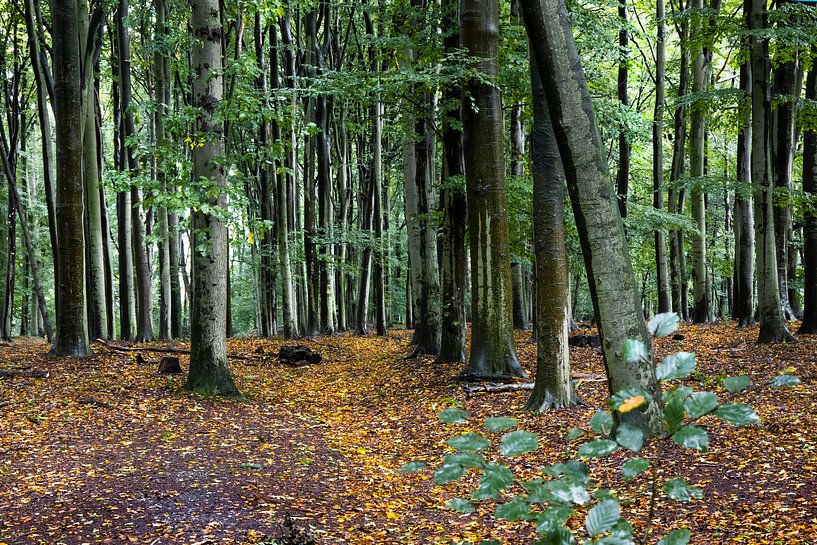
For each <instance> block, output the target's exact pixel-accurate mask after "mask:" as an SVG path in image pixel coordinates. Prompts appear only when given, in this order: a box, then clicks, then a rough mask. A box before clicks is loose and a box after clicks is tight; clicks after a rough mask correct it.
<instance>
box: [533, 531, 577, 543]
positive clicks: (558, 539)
mask: <svg viewBox="0 0 817 545" xmlns="http://www.w3.org/2000/svg"><path fill="white" fill-rule="evenodd" d="M541 535H542V537H540V538H539V539H537V540H536V541H535V542H534V545H575V543H576V538H574V537H573V534H572V533H571V532H570V530H569V529H567V528H564V527H562V528H556V529H555V530H549V531H547V532H543V533H542V534H541Z"/></svg>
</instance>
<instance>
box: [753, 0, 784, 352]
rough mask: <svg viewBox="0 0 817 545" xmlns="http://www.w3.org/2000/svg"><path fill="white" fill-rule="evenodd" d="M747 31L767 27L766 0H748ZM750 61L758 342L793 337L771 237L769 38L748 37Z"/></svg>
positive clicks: (755, 35)
mask: <svg viewBox="0 0 817 545" xmlns="http://www.w3.org/2000/svg"><path fill="white" fill-rule="evenodd" d="M748 17H749V30H752V31H762V30H763V29H765V28H766V27H767V10H766V0H751V10H750V12H749V15H748ZM750 45H751V47H750V60H751V63H752V185H753V187H754V212H755V240H756V245H755V254H756V255H755V267H756V270H757V294H758V311H759V314H760V334H759V336H758V342H760V343H772V342H781V341H787V340H792V339H793V338H794V337H793V336H792V335H791V333H789V330H788V329H787V328H786V322H785V320H784V318H783V309H782V307H781V306H780V291H779V286H778V283H777V256H776V253H775V239H774V211H773V209H774V204H773V198H772V179H771V172H770V170H771V169H770V166H771V164H770V163H771V160H770V157H769V155H770V153H769V145H770V144H771V141H770V129H771V93H770V92H769V72H770V64H771V63H770V62H769V40H768V38H764V37H763V36H761V35H758V34H757V33H754V34H752V35H751V37H750Z"/></svg>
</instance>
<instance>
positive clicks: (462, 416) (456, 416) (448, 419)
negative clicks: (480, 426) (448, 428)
mask: <svg viewBox="0 0 817 545" xmlns="http://www.w3.org/2000/svg"><path fill="white" fill-rule="evenodd" d="M469 416H471V415H470V414H468V412H467V411H463V410H462V409H446V410H444V411H443V412H441V413H440V414H438V415H437V418H438V419H439V420H440V422H442V423H443V424H464V423H466V422H468V417H469Z"/></svg>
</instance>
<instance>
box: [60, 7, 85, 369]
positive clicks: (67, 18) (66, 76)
mask: <svg viewBox="0 0 817 545" xmlns="http://www.w3.org/2000/svg"><path fill="white" fill-rule="evenodd" d="M51 11H52V14H51V15H52V22H53V28H54V30H53V36H54V99H55V106H56V108H55V111H54V114H55V116H54V117H55V120H56V135H57V199H56V201H57V206H56V214H57V232H58V233H59V239H60V240H59V242H60V251H59V252H58V253H57V255H58V263H57V267H58V270H59V283H58V285H57V300H58V302H57V331H56V337H55V339H54V344H53V347H52V350H53V352H54V354H56V355H58V356H73V357H85V356H88V355H90V354H91V351H90V349H89V345H88V316H87V314H86V310H85V232H84V229H83V194H82V193H83V187H82V186H83V178H82V138H81V137H80V138H78V136H79V135H81V134H82V121H83V119H82V115H81V103H80V102H81V81H80V50H79V40H78V38H77V37H78V33H79V27H78V21H77V15H78V11H77V2H76V0H54V1H53V2H52V8H51Z"/></svg>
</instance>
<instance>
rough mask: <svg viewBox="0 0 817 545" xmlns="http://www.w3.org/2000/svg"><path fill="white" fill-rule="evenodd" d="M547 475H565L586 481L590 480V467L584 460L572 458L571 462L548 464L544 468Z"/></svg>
mask: <svg viewBox="0 0 817 545" xmlns="http://www.w3.org/2000/svg"><path fill="white" fill-rule="evenodd" d="M544 471H545V473H546V474H547V475H550V476H551V477H559V476H560V475H564V476H565V477H570V478H571V479H574V480H576V481H578V482H581V483H586V482H588V481H589V478H588V477H589V475H590V469H589V468H588V467H587V466H586V465H585V464H584V463H582V462H580V461H578V460H570V461H569V462H565V463H563V464H553V465H552V466H548V467H546V468H545V469H544Z"/></svg>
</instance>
